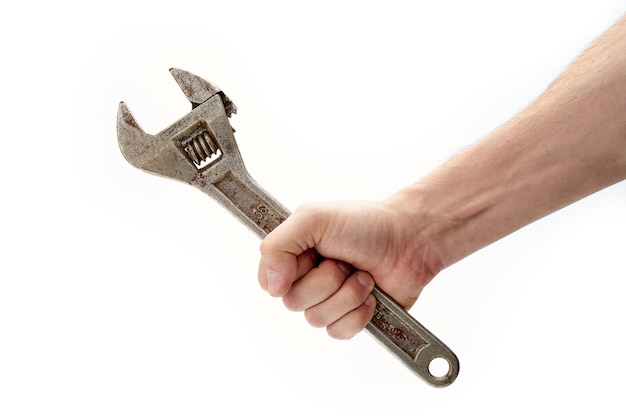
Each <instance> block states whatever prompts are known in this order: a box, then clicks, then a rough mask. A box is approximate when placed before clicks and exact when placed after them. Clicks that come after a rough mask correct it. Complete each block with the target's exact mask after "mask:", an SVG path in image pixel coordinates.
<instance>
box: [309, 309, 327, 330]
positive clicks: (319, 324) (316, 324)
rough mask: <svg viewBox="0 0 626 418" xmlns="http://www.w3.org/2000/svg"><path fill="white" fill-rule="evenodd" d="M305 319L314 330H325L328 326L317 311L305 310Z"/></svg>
mask: <svg viewBox="0 0 626 418" xmlns="http://www.w3.org/2000/svg"><path fill="white" fill-rule="evenodd" d="M304 318H305V319H306V321H307V322H308V323H309V325H311V326H312V327H313V328H324V327H325V326H327V325H328V324H327V323H326V322H325V320H324V318H323V317H322V316H321V315H320V314H319V313H318V312H317V310H315V309H307V310H305V311H304Z"/></svg>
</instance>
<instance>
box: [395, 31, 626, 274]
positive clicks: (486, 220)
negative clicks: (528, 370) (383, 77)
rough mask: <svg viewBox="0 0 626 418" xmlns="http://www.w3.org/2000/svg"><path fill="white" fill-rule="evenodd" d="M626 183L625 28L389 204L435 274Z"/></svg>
mask: <svg viewBox="0 0 626 418" xmlns="http://www.w3.org/2000/svg"><path fill="white" fill-rule="evenodd" d="M624 178H626V21H625V19H622V20H621V21H620V22H618V23H617V24H616V25H615V26H613V27H612V28H611V29H609V31H607V32H606V33H605V34H604V35H603V36H602V37H601V38H600V39H598V40H597V41H596V42H595V43H594V44H593V45H592V46H591V47H590V48H589V49H588V50H587V51H585V53H584V54H582V55H581V57H580V58H579V59H578V60H576V61H575V62H574V63H573V64H572V65H571V66H570V67H569V68H568V69H567V70H566V71H565V72H564V73H563V74H562V75H561V76H560V77H559V78H558V79H557V80H556V81H555V82H554V83H553V84H552V85H551V86H550V87H549V88H548V89H547V91H546V92H545V93H544V94H543V95H542V96H541V97H539V98H538V99H537V100H536V101H535V102H534V103H533V104H532V105H530V106H529V107H528V108H527V109H525V110H524V111H522V112H521V113H520V114H518V115H517V116H515V117H514V118H513V119H512V120H511V121H510V122H508V123H507V124H505V125H504V126H503V127H501V128H500V129H498V130H496V131H494V132H493V133H492V134H490V135H489V136H488V137H487V138H485V139H484V140H482V141H481V142H479V143H478V144H476V145H474V146H473V147H471V148H470V149H468V150H466V151H465V152H463V153H462V154H460V155H458V156H456V157H455V158H453V159H451V160H450V161H448V162H447V163H446V164H444V165H443V166H441V167H440V168H439V169H437V170H435V171H434V172H433V173H431V174H430V175H429V176H427V177H426V178H424V179H422V180H420V181H419V182H418V183H416V184H414V185H412V186H410V187H408V188H406V189H404V190H402V191H401V192H400V193H398V194H397V195H395V196H394V197H392V198H391V199H390V201H389V204H390V205H392V206H393V207H394V208H396V209H398V210H399V212H401V213H402V214H403V215H406V216H407V217H408V218H406V219H409V218H411V222H414V223H416V225H415V228H416V229H415V230H421V231H422V232H421V233H422V234H423V236H424V237H426V238H427V239H428V241H429V242H431V244H432V245H433V248H434V249H435V250H436V251H435V253H436V254H438V259H434V260H431V263H432V266H433V267H432V268H433V270H435V271H438V270H440V269H441V268H444V267H446V266H449V265H450V264H452V263H454V262H456V261H458V260H460V259H462V258H464V257H465V256H467V255H469V254H471V253H473V252H475V251H477V250H478V249H480V248H482V247H484V246H486V245H488V244H490V243H492V242H494V241H496V240H498V239H500V238H502V237H504V236H506V235H508V234H510V233H511V232H514V231H516V230H517V229H519V228H521V227H523V226H525V225H527V224H529V223H531V222H533V221H535V220H537V219H539V218H541V217H543V216H545V215H548V214H550V213H552V212H554V211H556V210H558V209H560V208H562V207H564V206H567V205H569V204H570V203H573V202H575V201H577V200H579V199H581V198H583V197H585V196H587V195H589V194H591V193H594V192H595V191H597V190H600V189H602V188H604V187H607V186H609V185H611V184H614V183H616V182H618V181H620V180H623V179H624ZM425 208H427V209H425Z"/></svg>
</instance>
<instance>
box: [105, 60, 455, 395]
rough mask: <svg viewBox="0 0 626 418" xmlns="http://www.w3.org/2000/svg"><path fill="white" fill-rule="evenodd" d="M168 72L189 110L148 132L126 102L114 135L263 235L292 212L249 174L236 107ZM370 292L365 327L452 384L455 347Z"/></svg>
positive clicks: (134, 155)
mask: <svg viewBox="0 0 626 418" xmlns="http://www.w3.org/2000/svg"><path fill="white" fill-rule="evenodd" d="M170 73H171V74H172V76H173V77H174V79H175V80H176V82H177V83H178V85H179V86H180V88H181V89H182V90H183V92H184V93H185V95H186V96H187V98H188V99H189V101H190V102H191V104H192V110H191V112H189V113H188V114H187V115H185V116H184V117H182V118H181V119H179V120H178V121H176V122H175V123H174V124H173V125H171V126H170V127H168V128H166V129H164V130H163V131H161V132H159V133H158V134H156V135H150V134H147V133H145V132H144V131H143V129H141V127H140V126H139V124H138V123H137V122H136V121H135V118H134V117H133V115H132V113H131V112H130V110H129V109H128V107H127V106H126V104H125V103H124V102H121V103H120V105H119V109H118V114H117V136H118V142H119V146H120V149H121V151H122V154H123V155H124V157H125V158H126V160H127V161H128V162H129V163H130V164H131V165H133V166H135V167H137V168H140V169H142V170H145V171H148V172H150V173H153V174H157V175H161V176H165V177H169V178H173V179H176V180H179V181H183V182H185V183H188V184H190V185H192V186H194V187H197V188H198V189H200V190H202V191H203V192H205V193H206V194H208V195H209V196H211V197H213V198H214V199H215V200H217V201H218V202H219V203H220V204H221V205H222V206H224V207H225V208H226V209H228V210H229V211H230V212H231V213H232V214H233V215H234V216H236V217H237V218H238V219H239V220H240V221H241V222H242V223H243V224H245V225H246V226H248V227H249V228H250V229H251V230H252V231H254V232H255V233H256V234H257V235H258V236H259V237H260V238H263V237H265V236H266V235H267V234H268V233H270V232H271V231H272V230H273V229H274V228H276V227H277V226H278V225H280V223H282V222H283V221H284V220H285V219H287V217H288V216H289V211H288V210H287V209H286V208H285V207H284V206H282V205H281V204H280V203H279V202H278V201H277V200H276V199H275V198H273V197H272V196H271V195H270V194H269V193H267V192H266V191H265V190H263V188H261V187H260V186H259V185H258V184H257V183H256V182H255V181H254V179H253V178H252V177H251V176H250V174H248V172H247V170H246V168H245V166H244V163H243V159H242V158H241V155H240V153H239V148H238V146H237V143H236V142H235V137H234V134H233V133H234V130H233V128H232V127H231V125H230V123H229V121H228V118H229V117H230V116H231V114H232V113H235V112H236V111H237V108H236V107H235V105H234V104H233V102H232V101H230V99H229V98H228V97H227V96H226V95H225V94H224V93H223V92H222V91H221V90H220V89H219V88H217V87H216V86H215V85H213V84H211V83H209V82H208V81H206V80H203V79H202V78H200V77H198V76H195V75H193V74H191V73H189V72H187V71H183V70H179V69H170ZM372 293H373V295H374V296H375V297H376V310H375V314H374V317H373V318H372V319H371V320H370V322H369V323H368V324H367V326H366V330H367V331H368V333H369V334H370V335H372V336H373V337H374V338H376V339H377V340H378V341H379V342H380V343H381V344H382V345H383V346H385V347H386V348H387V349H388V350H389V351H390V352H391V353H392V354H394V355H395V356H396V357H397V358H398V359H400V360H401V361H402V362H403V363H404V364H405V365H406V366H407V367H408V368H409V369H411V370H412V371H413V372H414V373H416V374H417V375H418V376H420V377H421V378H422V379H424V380H425V381H426V382H427V383H429V384H431V385H433V386H436V387H444V386H448V385H449V384H451V383H452V382H453V381H454V380H455V379H456V377H457V375H458V372H459V362H458V359H457V357H456V356H455V354H454V353H453V352H452V351H451V350H450V349H449V348H448V347H447V346H446V345H445V344H443V343H442V342H441V341H440V340H439V339H438V338H437V337H435V336H434V335H433V334H432V333H431V332H430V331H428V330H427V329H426V328H424V327H423V326H422V325H421V324H420V323H419V322H417V320H415V319H414V318H413V317H412V316H411V315H409V314H408V313H407V312H406V311H405V310H404V309H403V308H402V307H401V306H400V305H398V304H397V303H396V302H395V301H394V300H393V299H391V298H390V297H389V296H388V295H386V294H385V293H384V292H382V291H381V290H380V289H379V288H378V287H375V288H374V290H373V292H372ZM437 359H443V360H445V361H446V362H447V371H446V372H445V373H441V374H438V373H433V372H431V371H430V367H431V363H432V362H433V361H435V360H437Z"/></svg>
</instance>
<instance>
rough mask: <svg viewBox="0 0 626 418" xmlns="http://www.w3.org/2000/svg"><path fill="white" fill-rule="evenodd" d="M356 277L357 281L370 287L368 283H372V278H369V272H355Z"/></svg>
mask: <svg viewBox="0 0 626 418" xmlns="http://www.w3.org/2000/svg"><path fill="white" fill-rule="evenodd" d="M356 278H357V280H358V281H359V283H361V284H362V285H363V286H365V287H370V284H371V283H372V279H371V278H370V276H369V274H367V273H363V272H361V271H360V272H358V273H357V274H356Z"/></svg>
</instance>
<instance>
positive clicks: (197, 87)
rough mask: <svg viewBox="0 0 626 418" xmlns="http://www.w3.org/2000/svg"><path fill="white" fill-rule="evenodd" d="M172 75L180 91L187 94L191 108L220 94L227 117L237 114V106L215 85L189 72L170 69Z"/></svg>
mask: <svg viewBox="0 0 626 418" xmlns="http://www.w3.org/2000/svg"><path fill="white" fill-rule="evenodd" d="M170 74H172V77H174V80H176V82H177V83H178V86H179V87H180V89H181V90H182V91H183V93H185V96H187V99H188V100H189V101H190V102H191V108H192V109H195V108H196V107H198V106H200V105H201V104H202V103H204V102H206V101H207V100H209V99H210V98H211V97H213V96H215V95H216V94H219V95H220V96H221V97H222V101H223V103H224V109H225V110H226V116H228V117H230V116H231V115H232V114H233V113H237V106H235V104H234V103H233V102H232V101H231V100H230V99H229V98H228V96H226V95H225V94H224V92H223V91H222V90H221V89H220V88H219V87H217V86H216V85H215V84H213V83H211V82H209V81H206V80H205V79H203V78H200V77H198V76H197V75H195V74H192V73H190V72H189V71H185V70H181V69H178V68H170Z"/></svg>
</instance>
